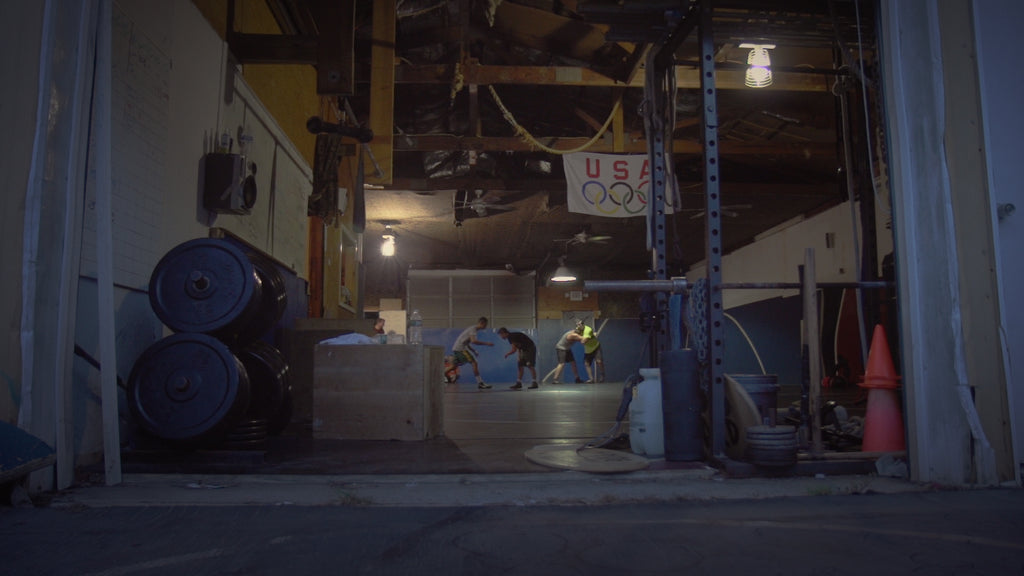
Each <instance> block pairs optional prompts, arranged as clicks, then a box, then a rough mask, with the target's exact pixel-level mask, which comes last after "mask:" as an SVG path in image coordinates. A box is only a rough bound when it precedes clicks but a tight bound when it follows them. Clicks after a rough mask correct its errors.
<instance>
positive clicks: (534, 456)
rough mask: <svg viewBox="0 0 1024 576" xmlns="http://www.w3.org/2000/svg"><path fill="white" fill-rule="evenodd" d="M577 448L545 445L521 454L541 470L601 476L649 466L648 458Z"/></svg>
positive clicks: (565, 445)
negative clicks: (591, 473)
mask: <svg viewBox="0 0 1024 576" xmlns="http://www.w3.org/2000/svg"><path fill="white" fill-rule="evenodd" d="M577 448H579V446H578V445H576V444H544V445H541V446H534V447H533V448H530V449H529V450H527V451H526V452H525V453H524V454H525V456H526V459H527V460H529V461H530V462H533V463H534V464H540V465H541V466H548V467H550V468H559V469H562V470H579V471H581V472H596V473H601V474H613V473H616V472H633V471H636V470H643V469H644V468H647V466H648V464H649V461H648V460H647V458H644V457H643V456H640V455H637V454H633V453H631V452H623V451H621V450H606V449H604V448H587V449H584V450H579V451H577Z"/></svg>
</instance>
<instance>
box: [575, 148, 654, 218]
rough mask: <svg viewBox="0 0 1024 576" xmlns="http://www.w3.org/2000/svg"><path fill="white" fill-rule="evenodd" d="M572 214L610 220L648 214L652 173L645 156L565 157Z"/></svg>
mask: <svg viewBox="0 0 1024 576" xmlns="http://www.w3.org/2000/svg"><path fill="white" fill-rule="evenodd" d="M562 159H563V162H564V163H565V181H566V185H567V195H568V200H569V211H570V212H577V213H580V214H591V215H594V216H607V217H610V218H629V217H631V216H644V215H646V214H647V201H648V191H649V190H650V179H651V170H650V162H649V160H648V158H647V155H646V154H592V153H589V152H576V153H574V154H565V155H563V156H562Z"/></svg>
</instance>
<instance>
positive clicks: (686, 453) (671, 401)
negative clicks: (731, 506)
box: [660, 348, 704, 462]
mask: <svg viewBox="0 0 1024 576" xmlns="http://www.w3.org/2000/svg"><path fill="white" fill-rule="evenodd" d="M660 364H661V410H662V417H663V419H664V426H665V460H670V461H677V462H689V461H694V460H703V459H704V427H703V425H702V423H701V412H703V410H704V396H703V394H701V391H700V378H699V375H698V369H699V363H698V362H697V352H696V351H694V350H692V349H689V348H685V349H682V350H667V351H665V352H662V353H661V358H660Z"/></svg>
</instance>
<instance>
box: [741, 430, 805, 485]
mask: <svg viewBox="0 0 1024 576" xmlns="http://www.w3.org/2000/svg"><path fill="white" fill-rule="evenodd" d="M746 434H747V436H746V440H747V447H746V454H745V456H746V459H747V461H748V462H750V463H751V464H753V465H755V466H758V467H760V468H762V469H766V470H767V471H771V472H775V473H782V472H786V471H788V470H790V469H791V468H793V467H794V466H796V463H797V449H798V447H799V445H798V443H797V436H796V427H794V426H771V425H764V426H750V427H748V428H747V431H746Z"/></svg>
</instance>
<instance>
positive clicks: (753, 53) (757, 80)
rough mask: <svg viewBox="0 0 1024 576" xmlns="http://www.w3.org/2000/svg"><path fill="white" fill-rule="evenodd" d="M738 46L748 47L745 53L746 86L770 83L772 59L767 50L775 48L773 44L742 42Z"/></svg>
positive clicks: (763, 86)
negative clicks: (746, 65) (747, 51)
mask: <svg viewBox="0 0 1024 576" xmlns="http://www.w3.org/2000/svg"><path fill="white" fill-rule="evenodd" d="M740 48H750V54H748V55H747V64H748V68H747V74H746V79H745V82H744V83H745V84H746V85H747V87H748V88H766V87H768V86H771V85H772V69H771V65H772V59H771V56H769V55H768V51H769V50H772V49H774V48H775V44H750V43H746V42H744V43H743V44H740Z"/></svg>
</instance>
